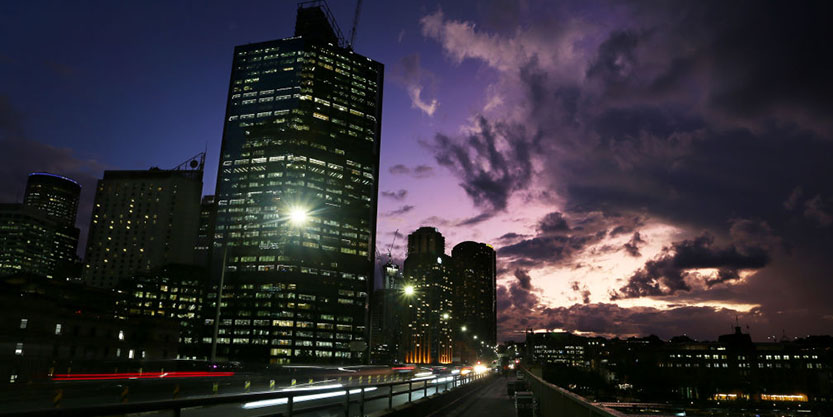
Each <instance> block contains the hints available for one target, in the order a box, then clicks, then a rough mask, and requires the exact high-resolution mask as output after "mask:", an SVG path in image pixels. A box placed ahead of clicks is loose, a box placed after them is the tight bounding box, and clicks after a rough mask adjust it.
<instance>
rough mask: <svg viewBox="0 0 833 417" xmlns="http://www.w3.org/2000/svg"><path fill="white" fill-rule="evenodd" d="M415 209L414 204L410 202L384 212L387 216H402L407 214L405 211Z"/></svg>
mask: <svg viewBox="0 0 833 417" xmlns="http://www.w3.org/2000/svg"><path fill="white" fill-rule="evenodd" d="M413 209H414V206H412V205H410V204H405V205H404V206H402V207H399V208H398V209H394V210H391V211H388V212H386V213H384V214H383V216H385V217H392V216H401V215H403V214H405V213H407V212H409V211H411V210H413Z"/></svg>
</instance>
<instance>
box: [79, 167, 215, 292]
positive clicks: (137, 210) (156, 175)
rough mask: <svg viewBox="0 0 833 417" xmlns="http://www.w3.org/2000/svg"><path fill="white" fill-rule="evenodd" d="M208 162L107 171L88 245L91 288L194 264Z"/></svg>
mask: <svg viewBox="0 0 833 417" xmlns="http://www.w3.org/2000/svg"><path fill="white" fill-rule="evenodd" d="M204 158H205V156H204V155H198V156H197V158H195V159H192V160H189V161H186V162H185V163H183V164H182V165H180V166H178V167H176V168H174V169H159V168H151V169H150V170H147V171H105V172H104V178H103V179H101V180H99V181H98V186H97V187H96V193H95V205H94V206H93V215H92V219H91V221H90V235H89V239H88V242H87V254H86V259H85V261H86V265H85V268H84V273H83V274H84V280H85V282H86V283H87V284H88V285H90V286H94V287H102V288H113V287H115V286H116V285H117V284H118V281H119V280H120V279H123V278H128V277H130V276H132V275H133V274H135V273H138V272H148V271H151V270H153V269H155V268H159V267H161V266H163V265H167V264H170V263H182V264H190V263H192V262H193V261H194V244H195V242H196V238H197V229H198V227H199V215H200V195H201V194H202V175H203V162H204Z"/></svg>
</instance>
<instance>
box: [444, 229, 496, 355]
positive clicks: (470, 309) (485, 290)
mask: <svg viewBox="0 0 833 417" xmlns="http://www.w3.org/2000/svg"><path fill="white" fill-rule="evenodd" d="M451 258H452V262H453V264H454V322H455V329H454V331H455V333H456V334H458V335H459V337H457V338H455V339H456V340H455V342H457V343H455V345H456V347H457V349H456V350H457V351H458V352H459V354H458V353H455V356H459V357H460V359H461V360H462V361H463V362H471V361H472V360H473V359H475V357H474V356H475V355H476V351H477V350H479V347H478V346H476V345H477V344H480V342H483V344H484V345H486V346H487V347H488V348H493V347H494V346H496V345H497V303H496V300H495V297H496V288H497V287H496V284H497V282H496V258H495V250H494V249H493V248H492V247H491V246H489V245H487V244H485V243H477V242H471V241H468V242H462V243H459V244H458V245H456V246H454V249H452V250H451ZM463 326H465V327H466V332H461V331H460V329H462V328H463ZM463 333H468V334H463ZM474 335H476V336H478V339H477V341H475V340H472V339H471V338H470V336H474ZM472 342H473V343H474V345H475V346H471V344H472Z"/></svg>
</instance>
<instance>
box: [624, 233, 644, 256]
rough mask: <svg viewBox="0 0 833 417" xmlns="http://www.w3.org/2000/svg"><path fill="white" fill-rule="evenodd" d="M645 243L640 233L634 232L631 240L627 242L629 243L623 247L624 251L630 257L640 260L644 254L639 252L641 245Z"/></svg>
mask: <svg viewBox="0 0 833 417" xmlns="http://www.w3.org/2000/svg"><path fill="white" fill-rule="evenodd" d="M643 243H645V240H644V239H642V236H641V235H640V234H639V232H633V236H631V240H629V241H627V243H625V244H624V245H623V249H625V252H627V254H628V255H630V256H633V257H636V258H638V257H640V256H642V253H640V252H639V245H640V244H643Z"/></svg>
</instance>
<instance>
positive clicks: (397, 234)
mask: <svg viewBox="0 0 833 417" xmlns="http://www.w3.org/2000/svg"><path fill="white" fill-rule="evenodd" d="M359 1H361V0H359ZM397 236H399V229H396V231H395V232H393V240H392V241H391V242H390V246H388V263H390V262H391V259H393V256H391V251H392V250H393V244H394V243H396V237H397Z"/></svg>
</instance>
